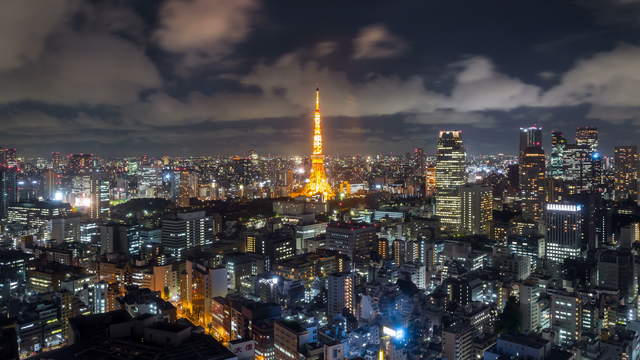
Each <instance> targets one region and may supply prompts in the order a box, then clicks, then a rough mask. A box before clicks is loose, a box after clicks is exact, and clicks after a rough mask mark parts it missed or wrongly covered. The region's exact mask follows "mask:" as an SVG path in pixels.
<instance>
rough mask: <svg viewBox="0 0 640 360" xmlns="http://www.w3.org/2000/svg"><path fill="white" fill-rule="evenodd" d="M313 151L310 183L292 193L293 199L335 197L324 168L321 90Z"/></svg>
mask: <svg viewBox="0 0 640 360" xmlns="http://www.w3.org/2000/svg"><path fill="white" fill-rule="evenodd" d="M312 149H313V151H312V153H311V173H310V174H309V182H308V183H306V185H305V186H304V189H302V191H300V192H296V193H292V194H291V196H292V197H297V196H306V197H313V196H317V195H321V196H322V198H323V199H324V200H330V199H333V198H334V197H335V193H334V191H333V189H332V188H331V185H330V184H329V180H328V178H327V173H326V171H325V168H324V149H323V143H322V117H321V115H320V89H316V109H315V112H314V115H313V148H312Z"/></svg>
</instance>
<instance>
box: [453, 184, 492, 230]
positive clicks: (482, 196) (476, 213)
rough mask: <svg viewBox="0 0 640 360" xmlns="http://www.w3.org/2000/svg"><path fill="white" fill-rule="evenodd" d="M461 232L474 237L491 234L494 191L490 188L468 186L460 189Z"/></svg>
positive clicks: (475, 185)
mask: <svg viewBox="0 0 640 360" xmlns="http://www.w3.org/2000/svg"><path fill="white" fill-rule="evenodd" d="M460 198H461V200H460V202H461V204H460V205H461V211H460V212H461V215H462V220H461V221H462V222H461V230H462V231H463V232H468V233H470V234H473V235H477V234H489V230H490V227H491V221H492V220H493V190H492V189H491V187H490V186H487V185H479V184H467V185H464V186H462V187H461V188H460Z"/></svg>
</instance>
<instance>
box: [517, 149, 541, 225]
mask: <svg viewBox="0 0 640 360" xmlns="http://www.w3.org/2000/svg"><path fill="white" fill-rule="evenodd" d="M519 171H520V180H519V182H520V196H521V200H522V215H523V217H525V218H527V219H533V220H538V219H540V218H541V216H542V204H543V202H544V189H545V182H544V179H545V157H544V150H543V149H542V147H529V148H526V149H525V150H524V152H523V153H522V154H521V162H520V166H519Z"/></svg>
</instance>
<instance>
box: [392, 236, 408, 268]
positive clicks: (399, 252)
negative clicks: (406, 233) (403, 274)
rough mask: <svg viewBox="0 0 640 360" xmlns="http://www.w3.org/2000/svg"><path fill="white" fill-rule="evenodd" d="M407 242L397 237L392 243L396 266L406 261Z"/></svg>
mask: <svg viewBox="0 0 640 360" xmlns="http://www.w3.org/2000/svg"><path fill="white" fill-rule="evenodd" d="M406 248H407V246H406V242H405V241H404V240H400V239H395V240H393V243H391V255H392V259H393V262H394V263H395V264H396V266H400V265H402V264H404V262H405V254H406V252H407V250H406Z"/></svg>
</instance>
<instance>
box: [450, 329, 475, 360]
mask: <svg viewBox="0 0 640 360" xmlns="http://www.w3.org/2000/svg"><path fill="white" fill-rule="evenodd" d="M475 331H476V330H475V328H474V327H473V326H471V325H470V324H465V323H463V322H461V323H457V324H454V325H453V326H450V327H448V328H445V329H444V330H442V355H443V358H445V359H450V360H454V359H455V360H472V359H473V358H474V354H475V352H474V349H473V337H474V334H475Z"/></svg>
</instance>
